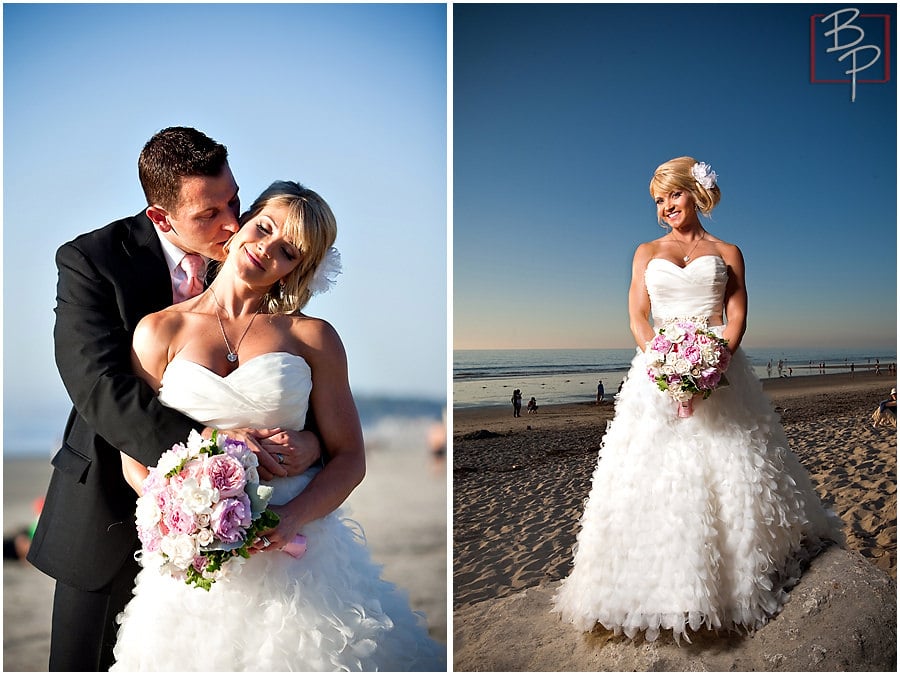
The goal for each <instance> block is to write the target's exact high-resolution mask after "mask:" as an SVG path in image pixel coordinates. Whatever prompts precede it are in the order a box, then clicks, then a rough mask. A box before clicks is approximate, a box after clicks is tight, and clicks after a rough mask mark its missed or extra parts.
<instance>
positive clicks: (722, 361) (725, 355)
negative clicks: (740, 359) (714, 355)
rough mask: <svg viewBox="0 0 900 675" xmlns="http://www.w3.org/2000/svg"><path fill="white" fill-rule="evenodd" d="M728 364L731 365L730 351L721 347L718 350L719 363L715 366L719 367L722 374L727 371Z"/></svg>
mask: <svg viewBox="0 0 900 675" xmlns="http://www.w3.org/2000/svg"><path fill="white" fill-rule="evenodd" d="M729 363H731V350H730V349H728V347H726V346H725V345H722V347H721V349H720V350H719V363H718V364H717V365H718V366H719V370H721V371H722V372H725V371H726V370H728V364H729Z"/></svg>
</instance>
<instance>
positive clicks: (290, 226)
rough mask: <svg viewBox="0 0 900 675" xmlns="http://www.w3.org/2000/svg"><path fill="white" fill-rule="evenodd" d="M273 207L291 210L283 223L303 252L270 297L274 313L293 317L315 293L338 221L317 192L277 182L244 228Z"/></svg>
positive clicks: (259, 200) (252, 210)
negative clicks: (315, 277)
mask: <svg viewBox="0 0 900 675" xmlns="http://www.w3.org/2000/svg"><path fill="white" fill-rule="evenodd" d="M269 204H277V205H281V206H285V207H287V210H288V213H287V217H286V218H285V220H284V223H283V224H282V232H283V234H284V237H285V238H286V239H287V240H288V241H290V242H291V243H292V244H293V245H294V246H296V247H297V248H298V249H299V250H300V264H299V265H297V267H296V268H295V269H294V271H293V272H291V273H290V274H288V275H287V276H286V277H285V278H284V285H282V284H281V283H277V284H275V285H274V286H273V287H272V288H271V289H270V290H269V293H268V295H267V296H266V301H267V308H268V311H269V313H271V314H291V313H293V312H296V311H298V310H301V309H303V307H305V306H306V303H308V302H309V299H310V298H311V297H312V294H313V291H312V289H311V288H310V283H311V282H312V280H313V275H315V273H316V271H317V270H318V269H319V266H320V265H321V264H322V262H323V261H324V259H325V254H326V253H327V252H328V250H329V248H331V246H332V244H334V240H335V239H336V238H337V221H335V218H334V213H332V211H331V207H330V206H328V204H327V203H326V202H325V200H324V199H322V197H320V196H319V195H318V194H317V193H316V192H313V191H312V190H310V189H308V188H306V187H303V186H302V185H300V184H299V183H295V182H294V181H275V182H274V183H272V184H271V185H270V186H269V187H268V188H266V190H265V191H264V192H263V193H262V194H261V195H260V196H259V197H257V198H256V201H254V202H253V204H252V205H251V206H250V209H249V210H248V211H247V212H246V213H244V215H242V216H241V225H242V226H243V225H244V224H245V223H246V222H248V221H249V220H252V219H253V218H254V217H256V216H257V215H258V214H259V213H260V211H262V210H263V209H264V208H265V207H266V206H268V205H269Z"/></svg>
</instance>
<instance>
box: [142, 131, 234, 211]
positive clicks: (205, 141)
mask: <svg viewBox="0 0 900 675" xmlns="http://www.w3.org/2000/svg"><path fill="white" fill-rule="evenodd" d="M227 162H228V149H227V148H226V147H225V146H224V145H222V144H221V143H217V142H216V141H214V140H213V139H211V138H210V137H209V136H207V135H206V134H204V133H203V132H202V131H197V130H196V129H193V128H191V127H169V128H167V129H163V130H162V131H160V132H158V133H156V134H155V135H154V136H153V138H151V139H150V140H149V141H147V144H146V145H144V149H143V150H141V155H140V157H139V158H138V177H139V178H140V181H141V187H142V188H143V189H144V196H145V197H146V198H147V205H148V206H153V205H154V204H156V205H159V206H162V207H163V208H165V209H167V210H173V209H175V207H176V206H177V205H178V197H179V195H180V193H181V179H182V178H184V177H186V176H218V175H219V174H220V173H222V169H223V168H224V167H225V165H226V164H227Z"/></svg>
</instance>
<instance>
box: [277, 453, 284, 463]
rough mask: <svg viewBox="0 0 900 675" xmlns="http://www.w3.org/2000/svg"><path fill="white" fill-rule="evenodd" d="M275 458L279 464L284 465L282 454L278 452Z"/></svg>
mask: <svg viewBox="0 0 900 675" xmlns="http://www.w3.org/2000/svg"><path fill="white" fill-rule="evenodd" d="M275 456H276V457H277V458H278V463H279V464H284V455H282V454H281V453H280V452H276V453H275Z"/></svg>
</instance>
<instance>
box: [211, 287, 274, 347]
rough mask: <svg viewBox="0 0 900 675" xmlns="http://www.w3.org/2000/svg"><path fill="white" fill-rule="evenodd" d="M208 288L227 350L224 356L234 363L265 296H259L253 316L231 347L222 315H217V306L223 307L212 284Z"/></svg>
mask: <svg viewBox="0 0 900 675" xmlns="http://www.w3.org/2000/svg"><path fill="white" fill-rule="evenodd" d="M209 290H210V292H211V293H212V296H213V300H215V301H216V305H217V308H216V310H215V311H216V319H217V320H218V322H219V330H221V331H222V339H223V340H225V348H226V349H227V350H228V354H227V355H226V356H225V358H226V359H228V362H229V363H234V362H235V361H237V360H238V355H237V352H238V349H240V348H241V343H242V342H243V341H244V336H246V335H247V332H248V331H249V330H250V326H252V325H253V320H254V319H255V318H256V315H257V314H259V312H260V310H261V309H262V306H263V300H265V296H263V297H262V298H260V300H259V307H257V308H256V311H255V312H253V316H251V317H250V322H249V323H248V324H247V327H246V328H245V329H244V332H243V333H242V334H241V338H240V339H239V340H238V341H237V344H236V345H235V346H234V349H232V348H231V344H230V343H229V342H228V336H227V335H225V326H224V325H223V324H222V317H221V316H219V309H218V308H219V307H221V308H222V309H223V310H224V309H225V308H224V307H222V305H221V304H220V303H219V298H218V297H216V292H215V291H214V290H213V287H212V286H210V287H209Z"/></svg>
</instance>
